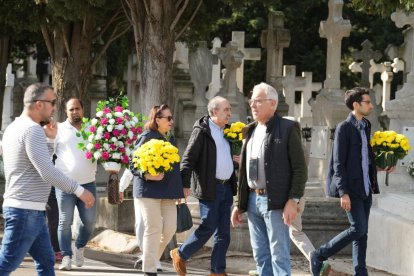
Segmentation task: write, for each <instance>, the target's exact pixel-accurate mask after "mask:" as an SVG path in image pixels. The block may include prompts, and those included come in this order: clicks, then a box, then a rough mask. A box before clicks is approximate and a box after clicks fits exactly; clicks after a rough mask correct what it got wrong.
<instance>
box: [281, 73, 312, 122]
mask: <svg viewBox="0 0 414 276" xmlns="http://www.w3.org/2000/svg"><path fill="white" fill-rule="evenodd" d="M282 84H283V96H285V99H286V103H287V104H288V105H289V111H288V116H290V117H294V118H295V120H298V117H299V116H298V114H295V92H296V91H297V90H300V91H301V89H302V87H304V86H305V84H306V80H305V78H304V77H297V76H296V66H295V65H284V66H283V80H282ZM295 115H296V116H295Z"/></svg>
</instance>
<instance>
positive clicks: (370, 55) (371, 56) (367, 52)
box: [351, 39, 382, 87]
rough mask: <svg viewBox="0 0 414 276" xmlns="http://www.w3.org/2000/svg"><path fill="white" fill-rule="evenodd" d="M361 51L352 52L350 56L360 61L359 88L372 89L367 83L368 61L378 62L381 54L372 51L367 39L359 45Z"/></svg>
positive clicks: (368, 82)
mask: <svg viewBox="0 0 414 276" xmlns="http://www.w3.org/2000/svg"><path fill="white" fill-rule="evenodd" d="M361 46H362V50H361V51H355V52H352V54H351V56H352V57H353V58H354V59H355V60H356V61H359V60H361V61H362V63H361V69H362V70H361V72H362V74H361V86H364V87H372V86H370V81H369V69H370V66H371V65H370V60H374V61H378V60H379V59H380V58H381V57H382V54H381V53H380V52H379V51H373V50H372V43H371V41H369V40H368V39H366V40H365V41H364V42H362V44H361Z"/></svg>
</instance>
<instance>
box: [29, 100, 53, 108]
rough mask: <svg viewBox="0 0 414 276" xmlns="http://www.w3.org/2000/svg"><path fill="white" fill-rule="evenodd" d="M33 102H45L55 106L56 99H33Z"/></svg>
mask: <svg viewBox="0 0 414 276" xmlns="http://www.w3.org/2000/svg"><path fill="white" fill-rule="evenodd" d="M33 102H34V103H35V102H46V103H50V104H51V105H52V106H55V105H56V102H57V99H54V100H51V101H50V100H34V101H33Z"/></svg>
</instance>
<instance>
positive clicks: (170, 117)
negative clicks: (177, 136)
mask: <svg viewBox="0 0 414 276" xmlns="http://www.w3.org/2000/svg"><path fill="white" fill-rule="evenodd" d="M158 118H166V119H167V120H168V122H171V121H172V120H174V117H173V116H159V117H158Z"/></svg>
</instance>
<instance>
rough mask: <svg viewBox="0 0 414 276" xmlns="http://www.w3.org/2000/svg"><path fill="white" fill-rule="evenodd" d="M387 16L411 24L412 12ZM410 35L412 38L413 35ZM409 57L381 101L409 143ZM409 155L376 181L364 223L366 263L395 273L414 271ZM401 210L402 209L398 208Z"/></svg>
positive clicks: (412, 84) (412, 130) (412, 77)
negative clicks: (400, 78)
mask: <svg viewBox="0 0 414 276" xmlns="http://www.w3.org/2000/svg"><path fill="white" fill-rule="evenodd" d="M391 19H392V20H393V21H394V22H395V24H396V26H397V27H399V28H402V27H404V26H405V25H410V26H411V28H412V27H414V13H413V12H411V13H406V12H403V11H398V12H394V13H393V14H392V15H391ZM406 38H407V37H406ZM412 39H414V37H413V36H412ZM406 42H409V41H406ZM413 42H414V41H411V42H409V43H407V44H406V45H405V47H407V46H410V47H411V49H407V48H406V49H405V50H406V52H411V53H413V49H412V47H413V45H414V43H413ZM413 58H414V57H413V56H411V57H410V59H409V60H404V61H405V62H406V64H409V68H408V71H409V73H408V75H407V77H406V81H405V83H404V84H403V87H402V88H401V89H400V90H398V91H397V92H396V98H395V99H393V100H391V101H388V102H385V109H386V114H387V116H388V118H389V119H390V125H389V129H390V130H394V131H396V132H397V133H402V134H404V135H406V136H407V137H409V139H410V140H411V144H413V141H414V112H413V111H412V109H413V106H414V70H413V67H414V62H413V60H412V59H413ZM412 158H414V153H413V151H410V152H409V155H408V156H407V157H406V158H404V159H403V160H402V161H399V162H398V163H397V166H396V171H395V172H393V173H391V174H389V178H388V183H389V186H384V183H383V181H381V182H380V189H381V195H379V196H376V199H375V201H374V205H373V208H371V213H370V220H369V227H368V229H369V233H368V236H369V237H370V238H369V239H368V249H369V248H371V249H370V250H367V264H368V265H370V266H372V267H375V268H381V269H382V270H386V271H388V272H390V273H392V274H396V275H414V266H413V262H412V260H413V259H414V251H413V250H412V246H411V245H412V244H414V237H413V235H412V233H413V232H414V215H413V214H414V182H413V179H412V177H411V176H409V175H408V173H407V172H406V166H407V161H408V160H410V159H412ZM378 176H379V179H384V174H383V173H379V174H378ZM401 210H404V211H403V212H401ZM378 229H381V231H378ZM384 237H396V238H397V239H398V241H396V240H395V239H391V240H389V239H384ZM401 244H404V246H401ZM405 245H407V246H405ZM373 249H375V250H373ZM384 250H386V251H384ZM380 252H381V253H380ZM384 252H387V254H384Z"/></svg>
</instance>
